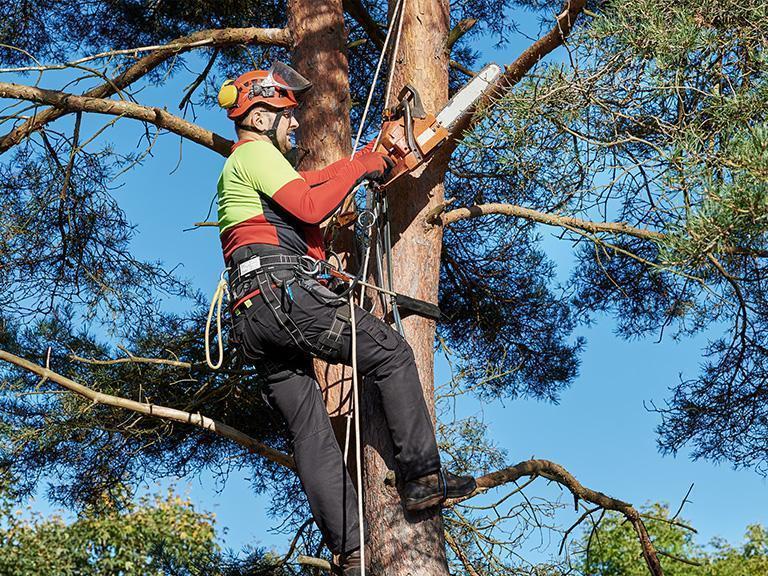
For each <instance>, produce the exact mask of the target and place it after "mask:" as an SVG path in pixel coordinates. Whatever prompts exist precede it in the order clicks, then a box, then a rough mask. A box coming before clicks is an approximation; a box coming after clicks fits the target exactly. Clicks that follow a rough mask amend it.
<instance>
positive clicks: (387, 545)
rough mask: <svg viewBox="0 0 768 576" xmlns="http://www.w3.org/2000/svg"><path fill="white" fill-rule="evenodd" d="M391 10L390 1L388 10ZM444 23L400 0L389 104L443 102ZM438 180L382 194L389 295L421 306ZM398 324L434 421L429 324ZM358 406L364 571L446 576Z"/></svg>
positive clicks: (376, 425) (442, 9)
mask: <svg viewBox="0 0 768 576" xmlns="http://www.w3.org/2000/svg"><path fill="white" fill-rule="evenodd" d="M393 6H394V2H390V9H392V8H393ZM449 20H450V19H449V4H448V2H447V1H445V0H409V1H408V2H406V4H405V13H404V20H403V31H402V38H401V41H400V50H399V52H398V59H397V64H396V69H395V75H394V78H393V83H392V89H391V93H390V99H391V100H392V99H393V98H395V97H396V95H397V93H398V92H399V91H400V89H401V88H402V87H403V86H404V85H405V84H406V83H411V84H413V85H414V86H415V87H416V89H417V90H419V92H420V94H421V97H422V100H423V103H424V106H425V107H426V108H427V109H428V110H434V111H437V110H439V109H440V108H441V107H442V105H443V104H445V102H446V101H447V99H448V65H449V58H448V54H447V53H446V51H445V49H444V46H445V40H446V37H447V34H448V31H449ZM443 176H444V167H439V166H434V165H430V166H427V168H426V169H425V170H420V171H417V172H416V173H414V174H413V177H410V178H405V179H403V181H402V183H400V184H398V185H397V186H395V187H393V188H392V189H391V190H389V191H388V195H389V201H390V213H391V214H390V218H391V224H392V235H393V237H392V242H393V267H394V269H395V270H396V271H397V273H396V274H395V290H397V291H399V292H402V293H404V294H409V295H413V296H415V297H417V298H421V299H424V300H427V301H429V302H435V301H437V290H438V281H439V270H440V248H441V244H442V229H441V228H439V227H431V228H427V227H425V226H424V224H423V222H424V215H425V214H426V213H427V212H428V211H429V210H430V209H432V208H433V207H434V206H435V205H437V204H440V203H441V202H442V201H443V197H444V188H443V184H442V182H443ZM416 178H418V179H416ZM404 324H405V331H406V337H407V338H408V341H409V343H410V344H411V346H412V348H413V351H414V354H415V357H416V363H417V366H418V369H419V375H420V376H421V382H422V387H423V389H424V396H425V398H426V400H427V405H428V406H429V410H430V413H431V414H432V418H433V421H434V382H433V377H434V338H435V323H434V322H432V321H430V320H425V319H423V318H419V317H415V316H412V317H410V318H409V319H407V320H406V321H405V322H404ZM364 404H365V405H364V410H363V412H362V416H363V423H364V429H363V432H362V433H363V437H364V440H365V444H366V447H365V476H364V479H363V483H364V486H365V497H366V517H367V520H368V523H369V525H368V528H369V550H370V552H369V556H370V562H371V572H372V573H373V574H388V575H392V576H399V575H402V576H405V575H407V574H419V576H422V575H423V576H436V575H445V574H448V566H447V563H446V559H445V540H444V536H443V524H442V517H441V515H440V513H439V511H432V512H426V513H423V514H419V515H411V514H408V515H405V514H404V510H403V507H402V505H401V502H400V497H399V495H398V494H397V492H396V491H395V490H394V489H392V488H390V487H388V486H386V485H385V483H384V480H385V478H386V476H387V472H388V471H389V470H394V469H395V464H394V460H393V455H392V445H391V442H390V438H389V435H388V433H387V426H386V422H385V421H384V417H383V415H382V412H381V409H380V405H379V399H378V397H377V395H376V394H375V393H374V391H373V390H371V388H370V387H367V388H366V389H365V401H364Z"/></svg>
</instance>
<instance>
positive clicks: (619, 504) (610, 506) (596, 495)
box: [445, 460, 664, 576]
mask: <svg viewBox="0 0 768 576" xmlns="http://www.w3.org/2000/svg"><path fill="white" fill-rule="evenodd" d="M534 475H538V476H542V477H544V478H547V479H548V480H552V481H553V482H557V483H558V484H560V485H561V486H564V487H565V488H567V489H568V490H569V491H570V492H571V494H573V496H574V497H575V498H578V499H580V500H584V501H585V502H590V503H592V504H596V505H598V506H600V507H602V508H604V509H606V510H614V511H616V512H620V513H621V514H622V515H623V516H624V517H625V518H626V519H627V521H629V523H630V524H632V527H633V528H634V529H635V533H636V534H637V537H638V539H639V541H640V546H641V548H642V551H643V558H644V559H645V563H646V565H647V566H648V570H650V572H651V574H652V575H653V576H663V574H664V572H663V570H662V568H661V564H660V563H659V558H658V555H657V553H656V549H655V548H654V546H653V542H651V539H650V536H648V531H647V530H646V528H645V525H644V524H643V520H642V517H641V515H640V513H639V512H638V511H637V510H636V509H635V508H634V507H633V506H632V505H631V504H629V503H627V502H623V501H622V500H617V499H616V498H611V497H610V496H606V495H605V494H603V493H602V492H597V491H595V490H592V489H590V488H586V487H585V486H583V485H582V484H581V483H580V482H579V481H578V480H576V478H574V477H573V475H571V473H570V472H568V471H567V470H566V469H565V468H563V467H562V466H560V464H556V463H555V462H550V461H549V460H525V461H523V462H520V463H518V464H515V465H514V466H510V467H508V468H504V469H502V470H498V471H496V472H491V473H490V474H486V475H484V476H480V477H478V478H476V480H477V490H475V492H473V493H472V494H470V495H469V496H467V497H465V498H462V499H458V498H457V499H454V500H448V501H447V502H446V504H445V505H446V506H453V505H455V504H457V503H459V502H462V501H464V500H467V499H469V498H472V497H474V496H476V495H478V494H482V493H483V492H486V491H487V490H490V489H491V488H497V487H499V486H502V485H504V484H508V483H509V482H514V481H516V480H518V479H519V478H522V477H523V476H534Z"/></svg>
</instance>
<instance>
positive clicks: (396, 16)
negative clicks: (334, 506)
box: [344, 0, 406, 576]
mask: <svg viewBox="0 0 768 576" xmlns="http://www.w3.org/2000/svg"><path fill="white" fill-rule="evenodd" d="M405 1H406V0H397V5H396V6H395V9H394V11H393V12H392V20H391V22H390V23H389V26H388V27H387V36H386V38H385V39H384V46H383V48H382V50H381V56H379V61H378V63H377V65H376V72H375V73H374V75H373V82H372V83H371V88H370V90H369V91H368V99H367V100H366V103H365V109H364V110H363V116H362V118H361V119H360V125H359V126H358V128H357V135H356V136H355V143H354V145H353V146H352V155H351V156H350V158H354V157H355V154H356V153H357V147H358V145H359V144H360V137H361V136H362V134H363V128H364V127H365V120H366V119H367V117H368V111H369V110H370V107H371V101H372V99H373V93H374V91H375V89H376V83H377V82H378V78H379V72H380V71H381V65H382V63H383V62H384V58H385V57H386V53H387V46H389V40H390V37H391V35H392V30H393V28H394V24H395V21H397V22H398V26H397V33H396V35H395V36H396V37H395V47H394V50H393V52H392V60H391V62H390V66H389V68H390V70H389V79H388V81H387V86H386V88H385V94H386V96H385V104H384V106H385V107H386V106H387V104H388V103H389V91H390V88H391V85H392V77H393V71H394V68H395V63H396V62H397V51H398V48H399V46H400V35H401V34H402V31H403V13H404V12H405ZM380 137H381V132H379V134H378V135H377V136H376V141H375V143H374V148H375V147H376V144H378V142H379V138H380ZM374 224H375V220H374V222H373V223H371V225H372V226H373V225H374ZM370 252H371V243H370V242H369V243H368V246H367V247H366V251H365V257H364V259H363V268H362V270H361V272H360V278H361V279H363V278H365V277H366V275H367V273H368V263H369V260H370ZM364 298H365V283H363V284H362V285H361V287H360V304H361V306H362V305H364ZM349 322H350V329H351V330H352V411H353V413H354V417H355V437H356V440H357V442H356V449H355V462H356V464H357V466H356V469H357V470H356V472H357V516H358V530H359V534H360V571H361V574H362V576H365V574H366V569H365V522H364V514H363V455H362V451H363V439H362V436H361V435H360V411H361V407H360V405H361V396H360V394H359V382H358V373H357V322H356V320H355V297H354V290H350V293H349ZM349 424H350V422H349V419H347V434H346V439H345V441H344V460H345V461H346V460H347V455H348V449H349V432H350V430H349V429H350V425H349Z"/></svg>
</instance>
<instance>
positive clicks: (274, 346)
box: [233, 271, 440, 554]
mask: <svg viewBox="0 0 768 576" xmlns="http://www.w3.org/2000/svg"><path fill="white" fill-rule="evenodd" d="M275 276H276V277H275V280H277V285H276V286H272V287H270V290H271V294H270V295H269V297H270V298H271V303H272V304H273V305H275V306H279V307H280V309H281V310H282V311H283V312H284V313H285V314H286V315H287V316H288V317H289V318H290V320H291V321H292V322H294V323H295V325H296V326H297V327H298V328H299V329H300V330H301V332H302V334H303V336H304V338H305V339H306V341H307V342H309V343H310V344H311V343H314V342H317V341H318V339H319V338H320V336H321V334H322V333H323V332H324V331H326V330H328V329H329V328H330V327H331V324H332V323H333V320H334V317H335V315H336V309H337V308H338V307H339V306H347V305H348V304H347V303H346V301H345V299H340V298H338V297H337V296H336V295H335V294H334V293H333V292H331V291H330V290H328V289H327V288H326V287H325V286H322V285H321V284H319V283H318V282H316V281H314V280H312V279H304V281H303V282H301V283H300V282H291V280H292V275H291V274H290V273H286V272H284V271H283V272H281V273H279V274H276V275H275ZM286 280H288V283H285V281H286ZM239 310H240V313H239V314H237V315H235V320H234V334H233V335H234V337H235V339H236V340H238V341H239V342H240V345H241V347H242V350H243V352H244V354H245V356H246V358H247V359H248V360H249V361H250V362H251V363H253V364H254V365H256V366H258V367H259V368H261V371H262V373H263V374H264V376H265V384H266V396H267V398H268V400H269V402H270V404H271V405H272V406H273V407H275V408H276V409H277V410H279V411H280V413H281V414H282V416H283V417H284V418H285V420H286V422H287V424H288V428H289V430H290V433H291V436H292V440H293V457H294V460H295V462H296V467H297V471H298V475H299V478H300V480H301V483H302V486H303V487H304V491H305V492H306V495H307V499H308V500H309V505H310V508H311V510H312V514H313V516H314V519H315V522H317V525H318V527H319V528H320V530H321V532H322V533H323V536H324V537H325V540H326V542H327V544H328V546H329V548H330V549H331V550H332V551H333V552H334V553H337V554H338V553H342V552H348V551H350V550H352V549H354V548H356V547H357V546H358V545H359V527H358V514H357V495H356V492H355V488H354V485H353V483H352V481H351V479H350V477H349V474H348V472H347V469H346V467H345V465H344V461H343V456H342V453H341V450H340V448H339V445H338V443H337V441H336V437H335V436H334V433H333V429H332V427H331V423H330V420H329V418H328V414H327V412H326V408H325V404H324V403H323V398H322V395H321V392H320V388H319V386H318V384H317V382H316V381H315V378H314V371H313V369H312V362H311V360H312V355H313V354H312V353H311V352H309V351H307V350H306V345H305V343H302V344H301V345H299V344H298V343H297V342H296V341H295V338H294V337H292V336H291V334H290V333H289V332H288V331H287V330H286V329H284V327H283V326H282V325H281V321H280V318H279V314H275V312H274V311H273V310H272V308H271V306H270V304H268V303H267V301H266V299H265V298H264V297H262V296H261V295H257V296H255V297H253V298H251V305H250V306H249V307H246V306H244V305H241V306H240V307H239ZM355 319H356V325H357V363H358V370H359V371H360V375H361V376H363V377H365V381H366V382H373V383H375V385H376V386H377V387H378V390H379V392H380V394H381V400H382V405H383V408H384V413H385V417H386V421H387V425H388V427H389V431H390V434H391V437H392V442H393V444H394V450H395V460H396V461H397V464H398V468H399V476H400V478H401V479H403V480H404V481H407V480H411V479H414V478H418V477H420V476H424V475H427V474H431V473H434V472H436V471H437V470H438V469H439V468H440V456H439V454H438V451H437V442H436V440H435V432H434V428H433V426H432V421H431V419H430V417H429V412H428V411H427V406H426V403H425V402H424V396H423V393H422V389H421V384H420V382H419V376H418V373H417V370H416V363H415V361H414V357H413V352H412V350H411V347H410V346H409V345H408V343H407V342H406V341H405V339H404V338H403V337H402V336H401V335H400V334H399V333H398V332H396V331H395V330H393V329H392V328H390V327H389V326H388V325H387V324H386V323H384V322H382V321H381V320H379V319H378V318H376V317H374V316H372V315H371V314H368V313H367V312H366V311H365V310H363V309H362V308H360V307H355ZM351 341H352V339H351V327H350V325H349V324H348V323H345V324H344V326H343V330H342V332H341V339H340V343H341V349H340V350H339V351H338V353H333V354H320V357H322V356H323V355H325V356H327V357H326V358H323V359H324V360H329V361H331V362H338V363H344V364H347V365H351V362H352V343H351ZM334 356H335V357H334ZM362 380H363V379H362V378H361V381H362Z"/></svg>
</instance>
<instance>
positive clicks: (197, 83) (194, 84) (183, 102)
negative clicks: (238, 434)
mask: <svg viewBox="0 0 768 576" xmlns="http://www.w3.org/2000/svg"><path fill="white" fill-rule="evenodd" d="M218 56H219V49H218V48H216V49H215V50H214V51H213V54H211V58H210V59H209V60H208V64H206V65H205V68H204V69H203V71H202V72H201V73H200V74H199V75H198V76H197V78H195V80H194V81H193V82H192V84H190V85H189V86H188V90H187V93H186V94H184V97H183V98H182V99H181V102H179V110H183V109H184V106H185V105H186V103H187V102H189V100H190V98H192V94H194V93H195V90H197V88H198V86H200V84H202V83H203V82H204V81H205V79H206V78H207V77H208V74H209V73H210V72H211V68H213V64H214V63H215V62H216V58H218Z"/></svg>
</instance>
